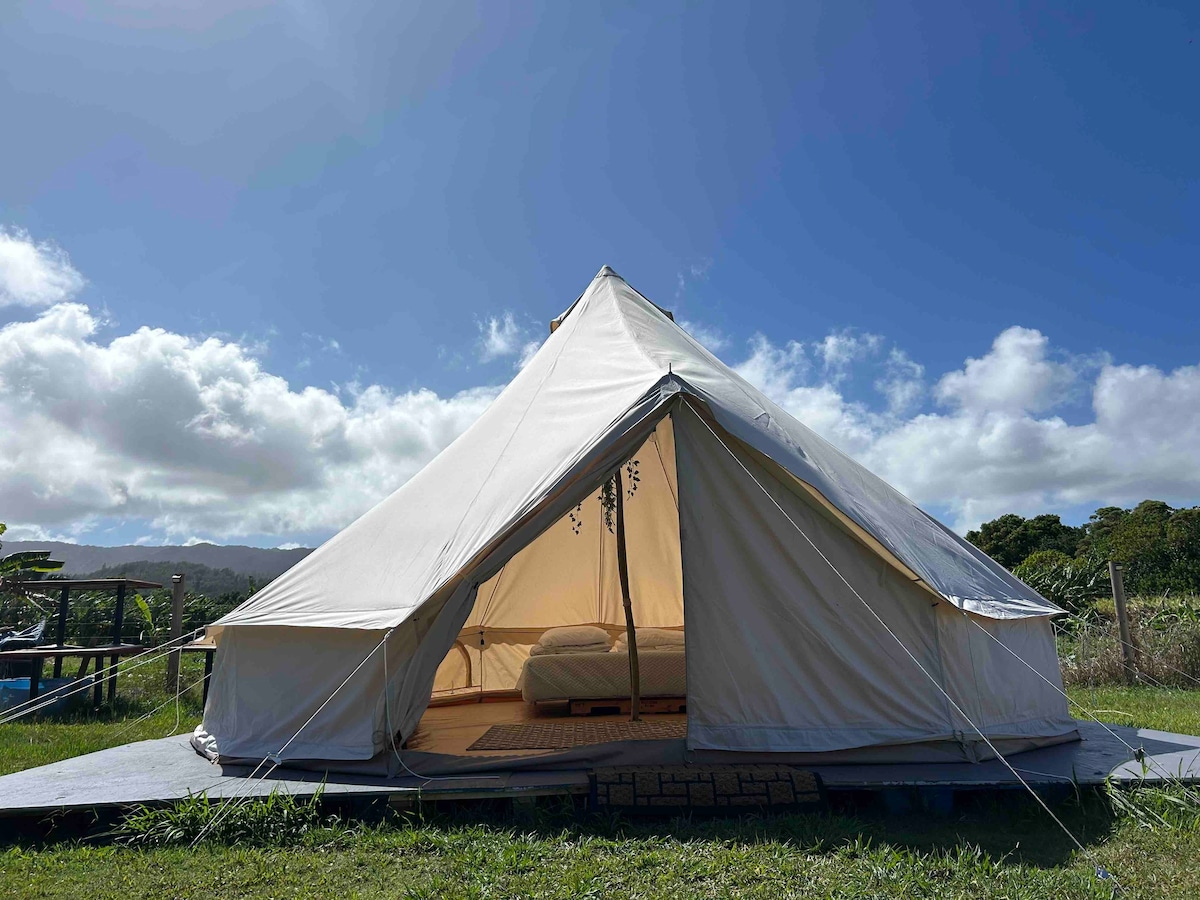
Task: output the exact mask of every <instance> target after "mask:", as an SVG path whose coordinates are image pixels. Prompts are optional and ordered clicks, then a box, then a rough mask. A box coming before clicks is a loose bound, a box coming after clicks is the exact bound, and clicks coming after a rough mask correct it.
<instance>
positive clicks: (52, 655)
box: [0, 644, 146, 662]
mask: <svg viewBox="0 0 1200 900" xmlns="http://www.w3.org/2000/svg"><path fill="white" fill-rule="evenodd" d="M145 649H146V648H145V647H143V646H142V645H141V644H117V645H115V646H114V645H105V646H100V647H30V648H28V649H26V650H4V651H0V662H3V661H6V660H10V659H57V658H58V657H60V656H95V655H96V654H98V653H107V654H111V655H113V656H131V655H133V654H135V653H142V652H143V651H145Z"/></svg>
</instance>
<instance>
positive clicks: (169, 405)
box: [0, 234, 1200, 542]
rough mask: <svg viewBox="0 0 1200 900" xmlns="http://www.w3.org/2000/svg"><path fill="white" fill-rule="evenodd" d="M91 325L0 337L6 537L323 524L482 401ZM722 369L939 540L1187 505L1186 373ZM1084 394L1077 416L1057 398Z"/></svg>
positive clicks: (811, 346)
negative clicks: (883, 483) (1052, 517)
mask: <svg viewBox="0 0 1200 900" xmlns="http://www.w3.org/2000/svg"><path fill="white" fill-rule="evenodd" d="M5 239H6V240H7V241H8V245H7V246H11V245H12V244H13V242H14V241H15V242H16V243H17V244H22V245H23V246H33V247H34V251H35V254H34V255H35V257H36V259H38V260H43V261H44V260H50V261H51V262H52V263H54V264H55V265H57V266H58V270H57V271H58V272H59V275H60V276H61V275H62V273H63V272H64V271H67V269H64V268H63V267H64V266H66V267H68V268H69V262H67V261H66V257H65V255H62V254H61V251H56V250H53V249H46V248H45V247H44V245H37V246H34V245H33V244H32V242H31V241H29V240H28V239H27V238H26V237H24V236H18V237H15V238H14V237H13V236H12V235H11V234H7V235H5ZM21 252H24V251H21ZM18 256H20V254H18ZM13 258H16V257H13ZM20 258H21V259H26V260H27V259H28V258H30V257H28V254H26V255H25V256H24V257H20ZM40 264H41V263H39V265H40ZM21 265H23V266H24V265H26V264H25V263H21ZM10 268H11V267H10ZM26 268H28V267H27V266H26ZM23 271H24V270H23ZM69 272H70V273H72V275H71V277H67V276H62V277H59V278H58V280H57V281H55V280H54V279H53V278H50V279H45V278H42V279H40V280H39V279H37V278H35V279H33V280H32V281H30V280H29V279H28V278H26V276H25V275H22V276H21V278H23V279H25V280H24V281H20V282H19V283H20V284H21V285H26V286H25V287H20V288H19V295H20V296H21V297H22V298H24V299H23V300H22V301H21V302H23V303H29V302H34V301H31V300H30V299H29V298H30V297H33V296H35V295H36V296H37V297H41V298H45V297H52V296H57V297H60V298H61V297H69V296H70V295H71V293H72V292H73V291H77V290H78V289H79V286H80V285H82V283H83V279H82V277H81V276H79V274H78V273H76V272H75V271H74V269H69ZM5 277H6V278H8V281H6V282H5V285H6V287H5V290H6V291H8V292H9V295H11V296H16V294H13V290H14V289H13V288H12V284H16V283H18V282H16V281H14V280H13V279H12V278H11V277H9V276H7V275H6V276H5ZM39 277H40V276H39ZM64 278H65V280H64ZM29 284H35V285H42V287H37V288H36V289H34V288H29V287H28V285H29ZM47 284H51V285H53V284H57V285H58V287H57V288H53V289H51V288H46V287H45V285H47ZM54 291H58V293H57V294H55V293H54ZM39 292H40V293H39ZM36 302H38V303H44V302H46V301H45V300H44V299H41V300H37V301H36ZM100 324H101V318H100V316H99V315H98V314H97V313H95V312H94V311H92V310H90V309H89V308H88V307H86V306H84V305H81V304H79V303H73V302H59V303H54V304H53V305H51V306H50V307H49V308H48V309H46V310H45V311H43V312H41V313H40V314H39V315H37V316H36V317H35V318H33V319H31V320H29V321H18V322H13V323H11V324H9V325H6V326H4V327H2V328H0V498H2V501H3V507H2V508H0V513H2V514H3V516H4V519H5V521H7V522H8V523H9V525H10V526H11V528H10V532H9V534H8V536H9V537H10V538H12V539H18V538H22V537H35V538H49V537H67V538H79V537H80V536H85V535H88V534H89V533H91V532H93V531H94V530H95V529H97V528H101V527H103V526H105V525H106V523H107V524H111V522H112V521H113V520H118V521H121V522H126V523H137V524H139V525H141V526H142V527H141V529H140V531H142V532H144V533H146V534H147V538H146V539H147V540H151V539H153V540H155V541H156V542H157V541H162V540H164V539H167V540H174V541H180V540H185V539H210V540H218V541H229V540H233V539H237V538H239V537H245V536H251V535H255V536H260V535H278V536H280V538H281V539H291V538H293V537H295V536H298V535H313V534H323V533H328V532H330V531H332V530H334V529H336V528H338V527H340V526H342V525H344V524H346V523H347V522H349V521H350V520H351V519H353V518H354V517H355V516H357V515H359V514H360V513H362V512H363V511H365V510H366V509H368V508H369V507H370V506H372V505H373V504H374V503H375V502H377V501H378V500H379V499H380V498H381V497H383V496H386V495H387V494H388V493H389V492H390V491H392V490H393V489H394V488H396V487H397V486H399V485H400V484H401V483H403V482H404V481H405V480H406V479H408V478H409V477H411V475H413V474H414V473H415V472H416V471H417V470H419V469H420V467H421V466H423V465H424V464H425V463H426V462H427V461H428V460H430V459H431V458H432V457H433V456H434V455H436V454H437V452H438V451H440V450H441V449H442V448H443V447H445V446H446V445H447V444H448V443H449V442H450V441H451V440H453V439H454V438H455V437H456V436H457V435H458V434H460V433H461V432H462V431H463V430H464V429H465V428H466V427H467V426H468V425H469V424H470V423H471V422H473V421H474V420H475V419H476V418H477V417H478V415H479V414H480V413H481V412H482V411H483V409H484V408H486V406H487V405H488V403H490V402H491V400H492V399H493V398H494V397H495V396H496V394H497V393H498V392H499V387H496V386H480V387H474V388H469V389H466V390H464V391H461V392H459V393H457V394H453V395H449V396H443V395H439V394H436V393H434V392H433V391H430V390H424V389H420V390H413V391H408V392H405V393H397V392H395V391H392V390H390V389H388V388H386V387H383V386H380V385H367V386H363V385H362V384H359V383H357V382H352V383H350V384H348V385H343V386H342V387H340V388H333V389H331V390H323V389H320V388H315V387H305V388H302V389H292V388H291V387H290V386H289V385H288V383H287V382H286V381H284V380H283V379H282V378H279V377H278V376H276V375H274V374H272V373H270V372H268V371H266V370H265V369H264V368H263V366H262V364H261V362H260V361H259V355H258V354H259V353H261V349H262V348H261V347H260V346H259V345H256V344H254V343H251V342H247V341H244V340H239V339H232V338H217V337H208V338H203V339H202V338H193V337H188V336H185V335H180V334H174V333H171V332H168V331H164V330H162V329H155V328H140V329H138V330H136V331H134V332H133V333H131V334H124V335H120V336H118V337H115V338H113V339H111V340H108V341H107V342H105V341H102V340H100V339H99V338H98V337H97V331H98V328H99V325H100ZM685 327H687V328H688V329H689V330H690V331H691V332H692V333H693V334H700V335H704V333H705V329H704V328H703V326H697V325H696V324H693V323H688V324H687V325H686V326H685ZM701 340H705V342H706V343H708V344H709V345H710V346H712V344H713V343H715V342H724V341H726V339H725V338H724V336H722V335H719V334H718V335H716V337H715V338H714V337H713V335H707V340H706V339H705V338H704V337H702V338H701ZM313 344H314V346H315V347H316V348H317V349H318V351H319V352H332V353H336V352H337V351H338V349H339V348H338V347H337V344H336V341H334V340H332V339H328V338H316V337H315V336H314V337H313ZM539 346H540V342H539V341H538V340H534V339H532V336H531V335H529V334H526V333H525V330H524V329H522V327H521V326H520V325H519V324H518V323H517V321H516V319H515V317H514V316H513V314H512V313H504V314H503V315H500V316H497V317H493V318H490V319H488V320H487V321H486V322H483V323H481V324H480V353H481V358H488V359H497V358H502V357H510V358H512V359H513V361H514V363H515V364H516V365H523V364H524V363H525V362H527V361H528V359H529V358H530V357H531V356H532V354H533V353H535V352H536V350H537V348H538V347H539ZM736 369H737V370H738V372H740V373H741V374H742V375H743V376H744V377H745V378H747V379H748V380H750V381H751V382H753V383H755V384H757V385H758V386H759V387H761V388H762V389H763V390H764V391H765V392H766V393H767V394H768V395H770V396H771V397H772V398H773V399H775V400H776V401H777V402H779V403H780V404H781V405H782V406H783V407H784V408H786V409H787V410H789V411H790V412H791V413H793V414H794V415H796V416H797V417H798V418H799V419H800V420H801V421H803V422H804V423H805V424H807V425H808V426H809V427H811V428H813V429H814V430H816V431H817V432H818V433H820V434H822V435H824V436H825V437H826V438H828V439H829V440H831V441H833V442H834V443H835V444H837V445H838V446H840V447H842V448H843V449H844V450H846V451H847V452H849V453H851V454H852V455H854V456H855V457H857V458H858V459H859V460H861V461H862V462H863V463H864V464H866V465H867V466H868V467H869V468H870V469H872V470H873V471H875V472H877V473H878V474H879V475H880V476H882V477H884V478H885V479H887V480H889V481H890V482H892V483H893V484H895V485H896V486H897V487H898V488H900V489H901V490H902V491H904V492H906V493H907V494H908V495H909V496H911V497H912V498H913V499H914V500H916V501H917V502H918V503H920V504H922V505H925V506H930V507H934V508H936V509H938V510H943V511H944V510H949V513H950V517H951V519H952V520H953V521H952V524H954V525H955V527H957V528H959V529H960V530H962V529H965V528H968V527H972V526H974V525H977V524H978V523H979V522H980V521H981V520H983V519H986V518H991V517H993V516H995V515H997V514H999V513H1002V512H1007V511H1010V510H1011V511H1017V512H1023V513H1026V514H1030V513H1034V512H1039V511H1044V510H1053V509H1063V508H1067V507H1079V506H1088V505H1095V506H1099V505H1101V504H1109V503H1121V504H1128V503H1134V502H1137V501H1139V500H1141V499H1143V498H1145V497H1159V498H1162V499H1165V500H1168V501H1169V502H1177V503H1184V502H1195V501H1196V498H1197V497H1198V496H1200V454H1197V453H1196V451H1195V448H1196V447H1197V446H1200V366H1184V367H1181V368H1178V369H1176V370H1174V371H1170V372H1168V371H1163V370H1162V369H1159V368H1155V367H1153V366H1130V365H1117V364H1114V363H1113V362H1112V361H1110V360H1109V359H1108V358H1107V357H1104V356H1097V357H1094V358H1080V357H1072V356H1070V355H1068V354H1064V353H1062V352H1060V351H1056V350H1055V348H1054V347H1053V346H1052V345H1051V342H1050V340H1049V339H1048V338H1047V337H1046V336H1045V335H1043V334H1041V333H1040V332H1038V331H1035V330H1032V329H1028V328H1009V329H1007V330H1005V331H1003V332H1002V333H1001V334H999V335H998V336H997V337H996V339H995V341H994V342H993V343H992V346H991V347H990V349H988V350H987V352H985V353H983V354H982V355H979V356H977V357H971V358H967V359H965V360H964V362H963V365H962V366H961V367H960V368H956V369H954V370H952V371H950V372H946V373H943V374H942V375H941V377H940V378H939V377H936V376H935V377H930V376H929V375H928V374H927V373H926V371H925V369H924V368H923V367H922V366H921V365H920V364H919V363H918V362H916V361H915V360H913V359H912V358H911V357H910V356H909V355H908V354H907V353H906V352H905V351H904V350H903V349H901V348H899V347H896V346H894V345H892V344H891V343H890V342H889V341H887V340H886V339H884V338H883V337H881V336H879V335H874V334H865V333H858V332H853V331H844V330H843V331H838V332H834V333H832V334H830V335H827V336H825V337H824V338H822V339H820V340H806V341H787V342H784V343H775V342H772V341H771V340H769V339H768V338H767V337H765V336H763V335H756V336H755V337H753V338H752V339H751V340H750V341H749V342H748V344H747V353H746V355H745V358H744V359H743V360H742V361H741V362H740V363H739V364H738V365H737V366H736ZM928 385H933V387H932V389H930V388H929V387H928ZM1088 396H1090V398H1091V412H1090V414H1089V413H1088V412H1087V410H1086V407H1085V406H1081V404H1079V403H1076V402H1075V401H1077V400H1081V399H1083V398H1086V397H1088ZM1068 401H1070V403H1069V404H1068ZM1064 411H1070V412H1071V414H1072V415H1071V420H1070V421H1068V418H1067V417H1066V415H1065V412H1064Z"/></svg>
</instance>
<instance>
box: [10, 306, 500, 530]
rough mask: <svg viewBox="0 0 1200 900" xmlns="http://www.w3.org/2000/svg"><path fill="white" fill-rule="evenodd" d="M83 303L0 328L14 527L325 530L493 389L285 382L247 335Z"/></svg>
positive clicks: (419, 461) (425, 456)
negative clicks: (106, 329) (444, 392)
mask: <svg viewBox="0 0 1200 900" xmlns="http://www.w3.org/2000/svg"><path fill="white" fill-rule="evenodd" d="M97 326H98V321H97V319H96V317H95V316H94V315H93V314H92V312H91V311H90V310H88V308H87V307H85V306H82V305H79V304H74V303H66V304H60V305H57V306H54V307H52V308H50V309H48V310H46V311H45V312H44V313H42V314H41V315H40V316H39V317H37V318H36V319H34V320H33V321H23V322H14V323H11V324H9V325H7V326H5V327H4V328H0V497H3V507H4V508H3V513H4V516H5V520H6V521H8V522H9V523H10V524H11V523H15V524H16V525H17V526H18V527H19V526H21V525H22V523H25V525H26V528H27V529H28V528H29V527H31V526H36V527H38V528H41V529H45V530H63V529H67V528H70V529H75V530H76V531H77V532H78V530H80V529H86V528H87V527H88V524H89V523H95V522H96V521H97V520H99V519H102V518H109V517H116V518H120V519H123V520H143V521H145V522H147V523H149V526H150V528H151V529H153V530H154V531H156V532H158V533H160V534H163V535H165V536H166V537H169V538H171V539H173V540H179V539H184V538H191V537H195V536H197V535H202V536H207V537H210V538H216V539H218V540H228V539H230V538H233V537H236V536H239V535H252V534H280V535H291V534H300V533H306V532H312V531H328V530H331V529H334V528H337V527H339V526H341V525H343V524H345V523H346V522H348V521H350V520H351V519H353V518H354V517H355V516H357V515H358V514H360V513H362V512H364V511H365V510H366V509H368V508H369V507H370V506H371V505H373V504H374V503H375V502H376V501H378V500H379V499H380V498H381V497H383V496H385V495H386V494H387V493H389V492H390V491H391V490H393V489H395V488H396V487H398V486H399V485H400V484H401V483H403V482H404V481H405V480H406V479H407V478H409V477H410V476H411V475H412V474H413V473H414V472H416V471H417V470H418V469H419V468H420V467H421V466H422V465H424V464H425V463H426V462H427V461H428V460H429V459H431V458H432V457H433V456H434V455H436V453H437V452H438V451H439V450H441V449H442V448H443V447H444V446H446V444H448V443H449V442H450V441H451V440H453V439H454V437H456V436H457V435H458V434H459V433H461V432H462V431H463V430H464V429H465V428H466V427H467V426H468V425H469V424H470V423H471V422H472V421H474V420H475V418H476V417H477V416H478V415H479V414H480V413H481V412H482V411H483V409H484V408H486V406H487V404H488V403H489V402H490V401H491V400H492V398H493V397H494V396H495V395H496V394H497V393H498V390H499V389H498V388H495V387H477V388H472V389H469V390H466V391H463V392H461V393H458V394H455V395H452V396H439V395H438V394H435V393H434V392H433V391H429V390H415V391H410V392H407V393H395V392H393V391H391V390H389V389H387V388H385V387H381V386H379V385H371V386H369V387H365V388H363V387H360V386H357V385H352V386H350V387H348V388H346V389H344V390H343V391H342V392H341V393H331V392H330V391H326V390H322V389H319V388H314V387H306V388H303V389H302V390H292V389H291V388H290V387H289V386H288V384H287V382H285V381H284V380H283V379H282V378H279V377H278V376H275V375H273V374H271V373H269V372H267V371H264V370H263V368H262V366H261V364H260V363H259V362H258V360H257V359H256V358H255V357H254V356H253V355H252V354H251V353H250V352H248V350H247V348H246V347H244V346H242V345H240V344H238V343H237V342H234V341H224V340H220V339H217V338H208V339H196V338H190V337H186V336H184V335H179V334H173V333H171V332H167V331H163V330H161V329H154V328H140V329H138V330H137V331H135V332H133V333H132V334H127V335H123V336H120V337H117V338H114V339H113V340H111V341H110V342H108V343H103V342H101V341H98V340H97V339H96V337H95V332H96V330H97Z"/></svg>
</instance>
